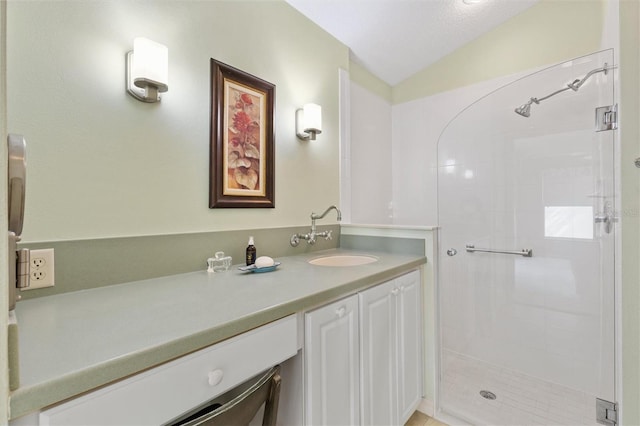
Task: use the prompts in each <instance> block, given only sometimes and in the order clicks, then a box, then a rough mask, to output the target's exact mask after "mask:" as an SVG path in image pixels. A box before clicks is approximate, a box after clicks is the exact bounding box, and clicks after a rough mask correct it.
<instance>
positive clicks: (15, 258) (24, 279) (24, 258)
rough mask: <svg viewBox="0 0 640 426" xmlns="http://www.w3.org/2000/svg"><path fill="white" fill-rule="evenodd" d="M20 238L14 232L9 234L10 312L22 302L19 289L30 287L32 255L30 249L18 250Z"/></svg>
mask: <svg viewBox="0 0 640 426" xmlns="http://www.w3.org/2000/svg"><path fill="white" fill-rule="evenodd" d="M19 240H20V237H16V235H15V234H14V233H13V232H11V231H10V232H9V265H8V266H9V285H8V288H9V310H10V311H12V310H13V309H14V308H15V307H16V302H17V301H18V300H20V295H19V294H18V289H22V288H25V287H29V268H30V267H31V265H30V257H31V256H30V254H31V252H30V251H29V249H20V250H18V247H17V242H18V241H19Z"/></svg>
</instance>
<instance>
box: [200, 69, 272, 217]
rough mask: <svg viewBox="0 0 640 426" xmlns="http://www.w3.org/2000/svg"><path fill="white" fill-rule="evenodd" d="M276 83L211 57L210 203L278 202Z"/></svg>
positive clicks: (248, 204) (260, 204)
mask: <svg viewBox="0 0 640 426" xmlns="http://www.w3.org/2000/svg"><path fill="white" fill-rule="evenodd" d="M274 105H275V85H274V84H271V83H269V82H267V81H265V80H262V79H260V78H258V77H255V76H252V75H250V74H248V73H246V72H244V71H241V70H239V69H236V68H234V67H232V66H229V65H227V64H224V63H222V62H219V61H216V60H215V59H211V123H210V124H211V133H210V134H211V144H210V159H209V208H227V207H232V208H233V207H262V208H273V207H275V176H274V173H275V168H274V164H275V157H274V156H275V135H274Z"/></svg>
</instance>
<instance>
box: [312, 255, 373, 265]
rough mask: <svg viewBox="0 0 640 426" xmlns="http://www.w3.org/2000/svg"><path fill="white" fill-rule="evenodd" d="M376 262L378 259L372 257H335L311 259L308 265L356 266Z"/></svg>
mask: <svg viewBox="0 0 640 426" xmlns="http://www.w3.org/2000/svg"><path fill="white" fill-rule="evenodd" d="M377 261H378V258H377V257H373V256H361V255H335V256H324V257H317V258H315V259H311V260H310V261H309V263H310V264H312V265H317V266H358V265H366V264H367V263H373V262H377Z"/></svg>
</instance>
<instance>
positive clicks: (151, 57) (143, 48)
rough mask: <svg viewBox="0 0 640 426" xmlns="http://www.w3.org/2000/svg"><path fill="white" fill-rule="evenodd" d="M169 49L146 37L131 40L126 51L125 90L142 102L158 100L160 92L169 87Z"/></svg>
mask: <svg viewBox="0 0 640 426" xmlns="http://www.w3.org/2000/svg"><path fill="white" fill-rule="evenodd" d="M168 63H169V51H168V49H167V47H166V46H164V45H162V44H160V43H156V42H155V41H151V40H149V39H147V38H143V37H137V38H135V39H134V40H133V50H132V51H131V52H129V53H127V92H129V94H130V95H131V96H133V97H134V98H136V99H138V100H140V101H142V102H149V103H153V102H158V101H160V93H161V92H166V91H167V90H168V89H169V86H168V81H169V78H168V77H169V66H168Z"/></svg>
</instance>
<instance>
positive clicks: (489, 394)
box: [480, 390, 497, 400]
mask: <svg viewBox="0 0 640 426" xmlns="http://www.w3.org/2000/svg"><path fill="white" fill-rule="evenodd" d="M480 396H481V397H483V398H484V399H491V400H493V399H496V398H497V397H496V394H495V393H493V392H489V391H488V390H481V391H480Z"/></svg>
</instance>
